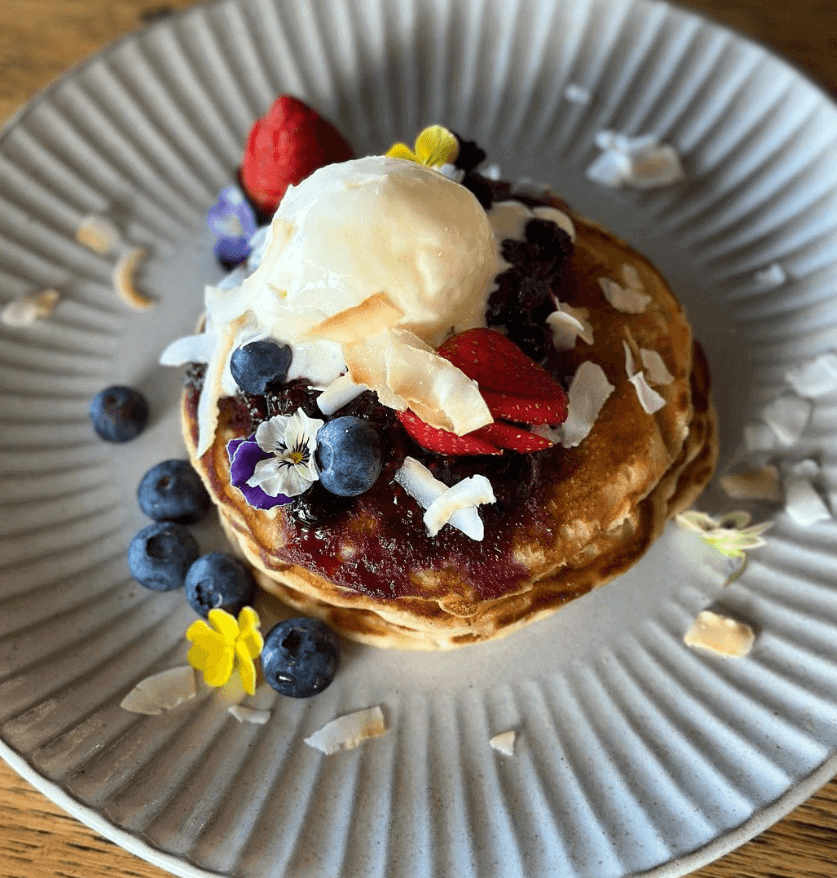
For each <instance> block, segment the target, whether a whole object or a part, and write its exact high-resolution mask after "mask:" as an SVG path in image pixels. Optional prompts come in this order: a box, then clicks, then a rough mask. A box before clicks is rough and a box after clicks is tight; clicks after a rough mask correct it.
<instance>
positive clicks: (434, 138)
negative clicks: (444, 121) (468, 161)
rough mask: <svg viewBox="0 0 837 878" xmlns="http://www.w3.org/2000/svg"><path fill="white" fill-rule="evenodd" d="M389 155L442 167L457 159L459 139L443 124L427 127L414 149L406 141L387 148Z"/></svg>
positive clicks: (432, 166) (417, 139)
mask: <svg viewBox="0 0 837 878" xmlns="http://www.w3.org/2000/svg"><path fill="white" fill-rule="evenodd" d="M386 154H387V156H388V157H389V158H393V159H409V160H410V161H411V162H418V164H420V165H427V167H428V168H440V167H441V166H442V165H447V164H449V163H451V162H455V161H456V157H457V156H458V155H459V141H458V140H457V139H456V137H455V136H454V134H453V133H451V132H450V131H448V129H447V128H443V127H442V126H441V125H431V126H430V127H429V128H425V129H424V131H422V132H421V133H420V134H419V136H418V137H417V138H416V145H415V148H414V149H410V147H409V146H407V144H406V143H396V144H394V145H393V146H391V147H390V148H389V149H388V150H387V153H386Z"/></svg>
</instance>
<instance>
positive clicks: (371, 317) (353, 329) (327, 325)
mask: <svg viewBox="0 0 837 878" xmlns="http://www.w3.org/2000/svg"><path fill="white" fill-rule="evenodd" d="M403 316H404V312H403V311H402V310H401V309H400V308H396V306H395V305H393V304H392V302H391V301H390V299H389V296H387V294H386V293H376V294H375V295H373V296H369V297H368V298H366V299H364V300H363V301H362V302H361V303H360V304H358V305H355V306H354V307H352V308H347V309H346V310H345V311H340V312H339V313H337V314H333V315H332V316H331V317H326V319H325V320H322V321H321V322H320V323H318V324H317V325H316V326H313V327H312V328H311V329H309V330H308V331H307V332H306V333H305V334H304V335H303V339H314V338H316V339H321V340H323V341H334V342H337V343H338V344H351V343H353V342H358V341H362V340H363V339H364V338H369V336H372V335H378V334H379V333H381V332H384V331H385V330H387V329H389V328H390V327H391V326H395V324H396V323H398V321H399V320H400V319H401V318H402V317H403Z"/></svg>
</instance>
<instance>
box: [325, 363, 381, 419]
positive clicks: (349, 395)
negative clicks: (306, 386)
mask: <svg viewBox="0 0 837 878" xmlns="http://www.w3.org/2000/svg"><path fill="white" fill-rule="evenodd" d="M366 390H369V388H368V387H367V386H366V385H365V384H358V383H357V382H355V381H354V380H353V379H352V376H351V375H349V373H348V372H347V373H346V374H344V375H341V376H340V377H339V378H335V379H334V381H332V382H331V384H329V385H328V387H326V389H325V390H324V391H323V392H322V393H321V394H320V395H319V396H318V397H317V408H319V410H320V411H321V412H322V413H323V414H324V415H325V416H326V417H328V416H329V415H333V414H334V413H335V412H336V411H338V410H339V409H342V408H343V406H344V405H348V404H349V403H350V402H351V401H352V400H353V399H356V398H357V397H358V396H360V394H361V393H363V392H364V391H366Z"/></svg>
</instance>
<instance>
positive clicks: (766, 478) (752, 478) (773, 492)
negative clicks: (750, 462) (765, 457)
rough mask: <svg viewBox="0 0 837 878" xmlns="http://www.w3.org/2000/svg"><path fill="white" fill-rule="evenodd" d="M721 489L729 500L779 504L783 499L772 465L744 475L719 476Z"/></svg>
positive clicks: (776, 472) (777, 473) (777, 476)
mask: <svg viewBox="0 0 837 878" xmlns="http://www.w3.org/2000/svg"><path fill="white" fill-rule="evenodd" d="M720 484H721V488H723V490H724V492H725V493H726V495H727V497H729V498H730V499H731V500H754V501H765V502H767V503H781V502H782V500H783V499H784V496H785V495H784V494H783V492H782V485H781V483H780V481H779V470H778V469H777V468H776V467H775V466H773V465H772V464H768V465H767V466H763V467H762V468H761V469H758V470H752V471H750V472H744V473H731V474H730V475H726V476H721V478H720Z"/></svg>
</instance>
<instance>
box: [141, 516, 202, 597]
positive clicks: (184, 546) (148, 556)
mask: <svg viewBox="0 0 837 878" xmlns="http://www.w3.org/2000/svg"><path fill="white" fill-rule="evenodd" d="M197 557H198V543H197V541H196V540H195V538H194V537H193V536H192V534H190V533H189V531H188V530H187V529H186V528H185V527H183V525H180V524H175V523H174V522H173V521H158V522H155V523H154V524H149V525H148V527H144V528H143V529H142V530H141V531H140V532H139V533H138V534H137V535H136V536H135V537H134V538H133V539H132V540H131V545H130V546H129V547H128V569H129V570H130V571H131V576H133V577H134V579H136V581H137V582H139V583H140V585H144V586H145V587H146V588H150V589H153V590H154V591H171V590H172V589H175V588H182V586H183V580H184V577H185V576H186V571H187V570H188V569H189V568H190V567H191V566H192V564H193V562H194V561H195V560H196V559H197Z"/></svg>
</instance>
